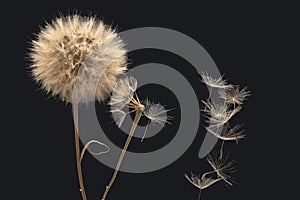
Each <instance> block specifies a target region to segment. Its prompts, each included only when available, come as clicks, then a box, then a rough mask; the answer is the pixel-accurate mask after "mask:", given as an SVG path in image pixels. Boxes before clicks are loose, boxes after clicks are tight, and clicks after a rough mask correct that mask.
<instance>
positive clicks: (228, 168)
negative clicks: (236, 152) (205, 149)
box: [207, 155, 234, 186]
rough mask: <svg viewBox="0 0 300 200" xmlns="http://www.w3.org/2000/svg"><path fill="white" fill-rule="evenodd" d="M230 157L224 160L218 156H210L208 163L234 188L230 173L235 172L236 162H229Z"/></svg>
mask: <svg viewBox="0 0 300 200" xmlns="http://www.w3.org/2000/svg"><path fill="white" fill-rule="evenodd" d="M227 160H228V156H226V157H225V158H223V159H219V157H218V156H216V155H209V156H208V158H207V162H208V163H209V164H210V166H211V167H212V168H213V169H214V171H215V172H216V173H217V175H218V177H220V178H222V179H223V181H225V182H226V183H227V184H228V185H230V186H232V185H233V184H232V179H231V177H230V176H229V175H228V173H232V172H234V161H231V162H227Z"/></svg>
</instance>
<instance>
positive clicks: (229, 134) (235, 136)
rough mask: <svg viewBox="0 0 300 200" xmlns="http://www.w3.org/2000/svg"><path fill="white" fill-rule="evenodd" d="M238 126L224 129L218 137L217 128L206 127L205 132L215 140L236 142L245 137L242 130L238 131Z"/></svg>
mask: <svg viewBox="0 0 300 200" xmlns="http://www.w3.org/2000/svg"><path fill="white" fill-rule="evenodd" d="M239 129H240V126H235V127H233V128H229V127H225V128H223V130H222V132H221V134H220V135H219V134H218V133H219V128H218V127H206V130H207V131H208V132H210V133H211V134H213V135H214V136H216V137H217V138H219V139H221V140H225V141H238V140H240V139H243V138H245V137H246V135H245V134H244V130H239Z"/></svg>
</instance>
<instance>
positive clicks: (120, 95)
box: [109, 76, 137, 109]
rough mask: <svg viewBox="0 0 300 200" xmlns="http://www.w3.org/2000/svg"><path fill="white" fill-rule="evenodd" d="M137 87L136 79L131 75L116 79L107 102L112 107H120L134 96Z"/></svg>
mask: <svg viewBox="0 0 300 200" xmlns="http://www.w3.org/2000/svg"><path fill="white" fill-rule="evenodd" d="M136 89H137V80H136V79H135V78H134V77H133V76H125V77H122V78H120V79H119V80H118V82H117V84H116V86H115V88H114V89H113V92H112V96H111V99H110V102H109V104H110V105H111V106H112V109H116V108H117V109H122V108H124V106H125V105H126V104H128V103H129V102H130V101H131V99H132V98H133V96H134V92H135V91H136Z"/></svg>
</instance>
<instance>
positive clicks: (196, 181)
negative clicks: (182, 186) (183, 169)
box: [185, 174, 222, 190]
mask: <svg viewBox="0 0 300 200" xmlns="http://www.w3.org/2000/svg"><path fill="white" fill-rule="evenodd" d="M185 178H186V179H187V180H188V181H189V182H190V183H191V184H193V185H194V186H195V187H197V188H199V189H201V190H203V189H206V188H208V187H209V186H211V185H213V184H214V183H216V182H218V181H220V180H222V178H217V179H214V178H209V177H208V178H207V177H205V176H204V177H200V176H197V175H195V174H191V176H190V177H189V176H188V175H185Z"/></svg>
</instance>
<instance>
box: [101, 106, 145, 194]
mask: <svg viewBox="0 0 300 200" xmlns="http://www.w3.org/2000/svg"><path fill="white" fill-rule="evenodd" d="M135 103H136V102H135ZM143 111H144V106H142V105H140V106H139V107H138V108H137V110H136V114H135V118H134V121H133V124H132V126H131V130H130V132H129V135H128V137H127V140H126V142H125V145H124V147H123V149H122V152H121V155H120V157H119V160H118V163H117V166H116V168H115V171H114V174H113V176H112V178H111V180H110V182H109V184H108V185H107V186H106V188H105V192H104V194H103V196H102V200H105V198H106V197H107V194H108V192H109V190H110V188H111V187H112V185H113V183H114V181H115V180H116V178H117V175H118V172H119V170H120V167H121V164H122V161H123V159H124V156H125V153H126V151H127V149H128V147H129V144H130V142H131V139H132V137H133V134H134V132H135V129H136V127H137V125H138V123H139V121H140V119H141V116H142V114H143Z"/></svg>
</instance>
